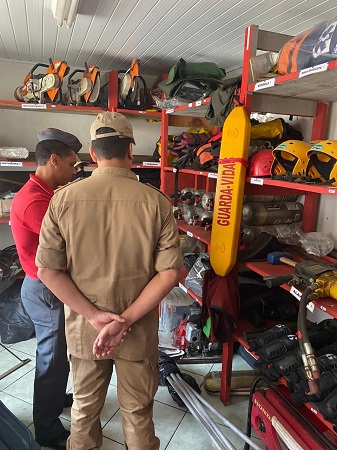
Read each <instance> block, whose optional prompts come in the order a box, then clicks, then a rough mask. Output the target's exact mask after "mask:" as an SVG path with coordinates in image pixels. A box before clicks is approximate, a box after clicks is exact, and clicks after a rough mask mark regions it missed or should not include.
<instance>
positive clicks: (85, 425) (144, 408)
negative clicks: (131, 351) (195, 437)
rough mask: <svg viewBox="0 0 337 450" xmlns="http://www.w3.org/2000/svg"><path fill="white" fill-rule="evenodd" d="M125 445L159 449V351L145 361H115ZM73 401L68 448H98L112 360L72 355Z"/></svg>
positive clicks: (135, 449)
mask: <svg viewBox="0 0 337 450" xmlns="http://www.w3.org/2000/svg"><path fill="white" fill-rule="evenodd" d="M114 363H115V367H116V374H117V395H118V402H119V406H120V409H121V413H122V427H123V434H124V441H125V448H126V449H128V450H158V449H159V439H158V438H157V437H156V435H155V431H154V425H153V397H154V396H155V394H156V392H157V389H158V380H159V371H158V353H157V352H156V353H155V355H154V356H152V357H151V358H149V359H147V360H144V361H127V360H125V359H116V360H115V361H114ZM70 365H71V374H72V385H73V393H74V403H73V406H72V409H71V435H70V437H69V439H68V441H67V450H99V449H100V448H101V447H102V444H103V438H102V427H101V422H100V414H101V411H102V408H103V406H104V402H105V397H106V394H107V390H108V386H109V382H110V379H111V375H112V371H113V361H112V360H100V361H92V360H84V359H79V358H76V357H74V356H73V355H70Z"/></svg>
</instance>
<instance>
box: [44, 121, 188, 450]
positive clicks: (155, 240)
mask: <svg viewBox="0 0 337 450" xmlns="http://www.w3.org/2000/svg"><path fill="white" fill-rule="evenodd" d="M91 140H92V146H91V148H90V154H91V157H92V159H93V160H94V161H95V162H96V161H97V165H98V168H97V169H95V170H94V171H93V173H92V176H91V177H89V178H86V179H84V180H82V181H81V182H75V183H72V184H70V185H68V186H65V187H64V188H61V189H60V190H59V191H58V192H56V194H55V195H54V197H53V199H52V201H51V203H50V206H49V209H48V211H47V213H46V215H45V218H44V221H43V224H42V228H41V234H40V245H39V248H38V251H37V255H36V264H37V266H38V267H39V268H40V269H39V271H38V276H39V277H40V279H41V280H42V281H43V283H45V285H46V286H47V287H48V288H49V289H50V290H51V291H52V292H54V293H55V295H57V297H58V298H59V299H60V300H61V301H62V302H63V303H64V304H65V305H66V308H65V313H66V337H67V344H68V351H69V355H70V364H71V372H72V380H73V391H74V403H73V407H72V414H71V416H72V417H71V435H70V438H69V439H68V443H67V449H68V450H70V449H71V450H89V449H91V450H93V449H99V448H101V446H102V430H101V424H100V413H101V410H102V408H103V405H104V401H105V397H106V393H107V389H108V385H109V382H110V378H111V375H112V370H113V361H114V364H115V367H116V373H117V391H118V400H119V405H120V408H121V412H122V425H123V432H124V439H125V448H127V449H129V450H157V449H159V439H158V438H157V437H156V436H155V432H154V426H153V420H152V416H153V398H154V395H155V393H156V391H157V387H158V309H157V306H158V304H159V303H160V301H161V300H162V299H163V298H164V297H165V295H167V294H168V292H169V291H170V290H171V289H172V288H173V287H174V286H175V285H176V284H177V282H178V280H179V275H180V268H181V267H182V256H181V251H180V249H179V236H178V232H177V228H176V225H175V222H174V219H173V214H172V206H171V203H170V201H169V199H168V198H167V197H166V196H165V195H164V194H162V193H161V192H160V191H158V190H157V189H155V188H153V187H150V186H148V185H144V184H142V183H139V182H138V181H137V177H136V175H134V173H133V172H132V171H131V170H130V169H131V165H132V145H133V144H134V139H133V131H132V127H131V124H130V123H129V121H128V120H127V119H126V117H124V116H123V115H122V114H119V113H112V112H106V113H101V114H99V115H98V116H97V118H96V120H95V121H94V122H93V124H92V126H91ZM64 269H66V270H64ZM97 310H103V311H110V312H113V313H115V314H118V315H120V318H119V317H118V316H116V320H115V321H113V322H112V323H111V324H110V325H107V326H106V327H107V330H108V331H107V334H108V335H109V339H110V342H109V345H110V346H111V339H112V340H113V344H112V347H115V348H114V350H113V351H112V353H111V355H109V354H108V355H105V356H103V358H101V356H102V354H103V355H104V353H105V351H103V350H100V349H99V347H97V345H96V350H95V353H96V354H97V355H95V356H94V354H93V344H94V341H95V339H96V338H97V335H98V331H100V330H101V329H102V328H103V327H101V328H99V327H95V328H94V327H93V326H92V325H90V323H89V320H91V318H92V316H93V315H95V314H97ZM118 320H124V322H118ZM91 323H92V320H91ZM130 327H131V331H129V330H130ZM104 330H105V328H103V330H102V333H103V335H104V334H106V333H105V332H104ZM128 331H129V332H128ZM126 333H127V334H126ZM125 334H126V335H125ZM118 344H119V345H118ZM117 345H118V346H117Z"/></svg>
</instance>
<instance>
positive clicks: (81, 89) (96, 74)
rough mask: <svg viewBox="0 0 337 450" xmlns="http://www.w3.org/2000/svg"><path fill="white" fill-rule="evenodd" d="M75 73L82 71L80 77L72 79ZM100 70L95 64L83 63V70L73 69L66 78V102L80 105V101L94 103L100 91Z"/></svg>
mask: <svg viewBox="0 0 337 450" xmlns="http://www.w3.org/2000/svg"><path fill="white" fill-rule="evenodd" d="M76 73H83V76H82V78H79V79H78V80H73V77H74V75H75V74H76ZM100 87H101V83H100V70H99V68H98V67H97V66H93V65H90V66H88V64H87V63H85V69H84V70H80V69H78V70H74V72H73V73H72V74H71V75H69V78H68V96H67V99H66V103H68V104H75V105H81V104H82V103H94V102H95V101H96V100H97V99H98V95H99V91H100Z"/></svg>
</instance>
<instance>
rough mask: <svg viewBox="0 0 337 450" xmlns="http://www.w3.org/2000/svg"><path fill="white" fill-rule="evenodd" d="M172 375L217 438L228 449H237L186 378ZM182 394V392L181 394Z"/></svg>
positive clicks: (175, 382) (176, 386)
mask: <svg viewBox="0 0 337 450" xmlns="http://www.w3.org/2000/svg"><path fill="white" fill-rule="evenodd" d="M171 377H172V378H173V379H174V381H173V383H174V388H175V389H176V388H177V389H179V391H180V390H181V391H180V392H182V393H183V395H184V396H185V397H186V398H187V399H188V400H189V402H190V404H191V405H192V407H193V408H194V409H195V410H196V411H197V413H198V414H199V415H200V416H201V417H202V419H203V420H204V421H205V423H206V424H207V426H209V427H210V430H211V433H212V435H213V436H214V437H215V439H217V440H220V442H221V444H222V445H223V446H225V448H226V449H228V450H236V448H235V447H234V446H233V444H232V443H231V442H230V441H229V439H228V438H227V436H224V435H223V434H222V432H221V430H220V429H219V426H218V425H217V424H216V423H215V422H214V420H213V419H212V418H211V417H210V416H209V414H208V413H207V411H205V409H203V407H202V405H201V404H200V402H199V401H198V399H197V398H196V396H195V395H194V393H195V391H194V389H192V391H193V392H192V391H190V390H189V389H187V386H188V385H187V383H186V382H185V381H184V380H182V379H181V380H179V379H178V377H177V376H176V375H175V374H171ZM179 395H180V394H179Z"/></svg>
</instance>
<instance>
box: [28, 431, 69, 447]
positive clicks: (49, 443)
mask: <svg viewBox="0 0 337 450" xmlns="http://www.w3.org/2000/svg"><path fill="white" fill-rule="evenodd" d="M69 436H70V432H69V431H68V430H64V433H63V434H62V436H60V437H59V438H56V439H50V440H38V439H36V438H35V440H36V442H37V443H38V444H39V445H41V447H49V448H53V449H55V450H66V448H67V439H68V437H69Z"/></svg>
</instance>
